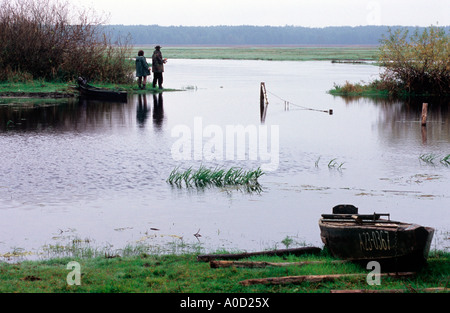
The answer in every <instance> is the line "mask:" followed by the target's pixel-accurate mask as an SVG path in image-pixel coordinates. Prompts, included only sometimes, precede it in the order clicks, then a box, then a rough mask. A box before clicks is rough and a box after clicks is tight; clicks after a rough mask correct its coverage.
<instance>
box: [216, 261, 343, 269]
mask: <svg viewBox="0 0 450 313" xmlns="http://www.w3.org/2000/svg"><path fill="white" fill-rule="evenodd" d="M347 262H348V261H345V260H337V261H329V262H327V261H303V262H257V261H255V262H252V261H223V260H211V261H210V262H209V265H210V267H211V268H227V267H238V268H265V267H287V266H303V265H309V264H342V263H347Z"/></svg>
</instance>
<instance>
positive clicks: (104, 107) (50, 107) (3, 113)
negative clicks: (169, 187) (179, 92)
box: [0, 94, 165, 132]
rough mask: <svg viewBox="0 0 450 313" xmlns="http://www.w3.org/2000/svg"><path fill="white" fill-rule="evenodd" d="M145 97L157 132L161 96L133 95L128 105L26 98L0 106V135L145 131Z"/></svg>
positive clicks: (147, 112) (161, 114) (161, 115)
mask: <svg viewBox="0 0 450 313" xmlns="http://www.w3.org/2000/svg"><path fill="white" fill-rule="evenodd" d="M149 97H153V116H152V120H153V125H154V127H155V129H156V130H158V131H160V130H161V129H162V127H163V123H164V120H165V116H164V106H163V95H162V94H159V95H153V96H152V95H137V96H135V97H130V98H129V101H128V103H120V102H111V101H108V102H105V101H101V100H93V99H88V98H85V97H80V98H74V99H69V100H68V99H64V100H63V101H57V102H55V101H50V100H47V101H45V100H42V99H27V101H23V100H21V101H19V100H17V101H12V102H10V103H7V104H3V105H0V132H4V131H8V132H11V131H44V130H47V131H86V130H89V131H96V132H98V131H101V130H107V129H111V128H117V127H123V126H125V127H129V126H133V124H134V121H133V118H132V115H134V114H133V112H135V117H136V119H135V121H136V123H137V125H138V127H139V128H145V126H146V123H147V120H148V118H149V116H150V114H151V104H150V103H148V102H149Z"/></svg>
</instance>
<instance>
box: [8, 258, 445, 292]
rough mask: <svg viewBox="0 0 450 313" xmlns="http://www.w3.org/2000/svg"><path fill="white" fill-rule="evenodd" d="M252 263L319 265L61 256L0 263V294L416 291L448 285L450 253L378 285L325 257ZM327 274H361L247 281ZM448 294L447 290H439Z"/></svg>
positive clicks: (351, 266) (364, 273)
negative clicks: (72, 281)
mask: <svg viewBox="0 0 450 313" xmlns="http://www.w3.org/2000/svg"><path fill="white" fill-rule="evenodd" d="M250 260H251V261H264V262H300V261H321V262H323V263H320V264H307V265H303V266H299V265H292V266H288V267H266V268H236V267H228V268H210V265H209V263H205V262H200V261H197V258H196V255H195V254H183V255H149V254H145V253H141V254H140V255H137V256H131V257H118V256H117V257H106V256H105V257H96V258H81V259H80V258H61V259H51V260H46V261H24V262H21V263H17V264H9V263H0V281H1V282H2V283H1V284H0V292H2V293H9V292H25V293H33V292H43V293H80V292H81V293H85V292H88V293H94V292H101V293H122V292H123V293H128V292H133V293H135V292H138V293H329V292H330V291H331V290H343V289H344V290H349V289H368V290H385V291H387V290H393V289H395V290H397V289H398V290H403V291H406V292H411V293H412V292H421V290H423V289H424V288H435V287H441V288H443V287H448V284H449V282H450V253H444V252H433V253H432V254H431V255H430V258H429V262H428V265H427V266H426V267H425V268H423V269H422V270H421V271H419V272H418V273H417V274H416V275H415V276H413V277H410V278H401V279H400V278H394V277H382V278H381V284H380V285H373V286H370V285H368V283H367V280H366V277H367V274H369V272H370V271H369V270H367V269H365V268H363V267H361V266H358V265H356V264H351V263H337V264H336V263H332V261H333V260H334V259H333V258H331V257H330V256H328V255H326V254H325V253H322V254H321V255H318V256H313V255H307V256H306V255H305V256H297V257H296V256H285V257H281V256H280V257H253V258H251V259H250ZM71 261H76V262H78V263H79V264H80V270H81V278H80V285H72V286H70V285H68V283H67V276H68V274H69V273H70V272H71V271H72V268H70V269H67V265H68V263H69V262H71ZM328 274H362V276H361V277H356V278H355V277H352V278H341V279H338V280H335V281H327V282H317V283H313V282H303V283H300V284H284V285H251V286H244V285H242V284H241V283H240V282H241V281H244V280H248V279H255V278H265V277H281V276H297V275H328ZM444 292H448V290H444Z"/></svg>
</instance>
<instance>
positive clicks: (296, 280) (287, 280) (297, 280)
mask: <svg viewBox="0 0 450 313" xmlns="http://www.w3.org/2000/svg"><path fill="white" fill-rule="evenodd" d="M415 274H416V273H414V272H399V273H382V274H380V276H389V277H397V278H401V277H411V276H414V275H415ZM363 277H367V274H332V275H300V276H283V277H268V278H255V279H247V280H243V281H240V282H239V284H241V285H243V286H250V285H258V284H263V285H285V284H301V283H303V282H313V283H317V282H325V281H334V280H336V279H340V278H363Z"/></svg>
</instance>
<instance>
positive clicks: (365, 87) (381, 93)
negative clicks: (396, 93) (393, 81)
mask: <svg viewBox="0 0 450 313" xmlns="http://www.w3.org/2000/svg"><path fill="white" fill-rule="evenodd" d="M378 85H379V83H378V82H373V83H369V84H364V83H363V82H361V83H350V82H348V81H346V82H345V84H343V85H336V84H335V85H334V86H333V89H331V90H329V91H328V93H329V94H331V95H333V96H350V97H355V96H365V97H388V96H389V91H388V90H386V89H383V88H379V87H378Z"/></svg>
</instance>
